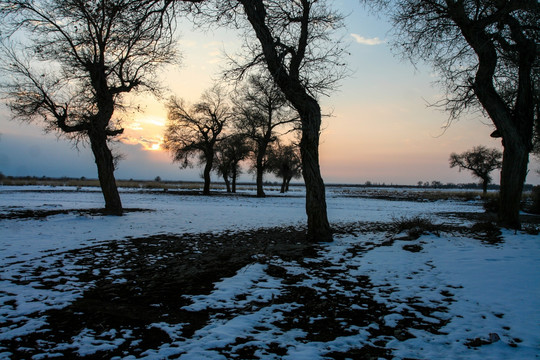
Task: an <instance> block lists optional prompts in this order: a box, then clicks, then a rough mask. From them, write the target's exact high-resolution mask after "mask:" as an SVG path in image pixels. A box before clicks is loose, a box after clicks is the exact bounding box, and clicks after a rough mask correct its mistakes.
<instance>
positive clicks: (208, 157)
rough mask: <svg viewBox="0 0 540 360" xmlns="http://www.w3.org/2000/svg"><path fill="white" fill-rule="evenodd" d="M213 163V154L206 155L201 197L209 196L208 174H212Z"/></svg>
mask: <svg viewBox="0 0 540 360" xmlns="http://www.w3.org/2000/svg"><path fill="white" fill-rule="evenodd" d="M213 163H214V153H213V152H212V153H211V154H207V155H206V164H205V166H204V172H203V178H204V188H203V195H210V173H211V172H212V165H213Z"/></svg>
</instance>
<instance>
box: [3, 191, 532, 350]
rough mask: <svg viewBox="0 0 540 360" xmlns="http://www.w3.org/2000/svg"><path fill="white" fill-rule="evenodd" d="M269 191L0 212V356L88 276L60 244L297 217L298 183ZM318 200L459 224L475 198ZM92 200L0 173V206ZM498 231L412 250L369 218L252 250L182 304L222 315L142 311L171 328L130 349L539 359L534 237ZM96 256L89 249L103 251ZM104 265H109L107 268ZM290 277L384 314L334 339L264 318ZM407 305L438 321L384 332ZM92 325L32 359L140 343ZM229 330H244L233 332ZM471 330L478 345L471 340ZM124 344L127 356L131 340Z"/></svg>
mask: <svg viewBox="0 0 540 360" xmlns="http://www.w3.org/2000/svg"><path fill="white" fill-rule="evenodd" d="M400 191H401V190H400ZM267 194H268V195H274V196H270V197H267V198H264V199H257V198H254V197H247V196H236V197H234V196H211V197H202V196H192V195H181V194H171V193H154V192H150V191H148V192H143V191H139V190H138V189H122V193H121V196H122V200H123V204H124V207H125V208H138V209H148V211H137V212H128V213H127V214H126V215H125V216H122V217H112V216H110V217H108V216H99V215H89V214H82V215H80V214H77V213H67V214H59V215H54V216H49V217H47V218H42V219H33V218H29V219H28V218H23V219H3V220H0V261H1V262H0V264H1V265H0V358H2V359H3V358H6V359H9V358H11V356H12V354H11V352H10V351H9V349H7V348H6V347H4V346H3V345H2V344H3V343H4V342H10V343H13V340H14V339H17V338H18V337H23V336H27V335H28V334H32V333H36V332H37V333H39V332H40V331H45V330H44V329H47V326H48V323H47V317H46V316H45V312H46V311H48V310H51V309H61V308H64V307H66V306H67V305H69V304H70V303H71V302H73V301H74V300H75V299H77V298H79V297H81V296H83V295H84V292H85V291H87V290H88V289H90V288H92V286H93V283H92V282H91V281H89V282H86V283H81V282H80V281H78V280H77V279H78V277H77V276H76V275H77V274H79V273H80V272H81V271H83V270H84V269H82V268H81V266H82V265H77V262H76V258H71V257H70V256H67V255H66V254H68V252H69V251H73V250H84V249H86V248H90V247H92V246H96V245H99V244H107V243H110V242H115V243H118V244H119V246H120V247H121V246H122V241H129V239H130V238H136V237H143V236H150V235H156V234H186V233H187V234H196V233H215V234H220V233H222V232H224V231H242V230H249V229H254V228H261V227H264V228H267V227H275V226H302V225H303V224H304V223H305V212H304V198H303V195H304V193H303V192H302V191H301V190H297V191H294V192H292V193H291V194H290V195H286V196H279V194H278V193H276V192H272V191H269V192H267ZM327 202H328V214H329V220H330V222H331V223H333V224H348V223H353V222H367V223H369V222H380V223H390V222H394V221H396V219H402V218H413V217H416V216H422V217H427V218H429V219H430V220H431V221H432V222H434V223H444V224H449V223H455V224H458V225H466V226H467V225H469V224H472V223H473V221H472V220H471V221H468V222H467V223H465V220H462V218H457V217H452V216H449V215H447V214H454V213H471V214H473V213H479V212H482V211H483V209H482V206H481V204H480V203H479V202H457V201H435V202H410V201H388V200H377V199H370V198H355V197H347V196H344V194H343V191H342V189H340V188H332V187H329V188H328V199H327ZM102 205H103V200H102V196H101V194H100V193H99V192H97V191H96V189H91V188H88V189H87V188H83V189H76V188H48V187H7V186H3V187H2V186H0V213H8V212H10V211H13V210H27V209H30V210H59V209H88V208H99V207H101V206H102ZM396 238H399V235H397V236H396ZM502 238H503V242H501V243H500V244H497V245H487V244H484V243H482V242H481V241H479V240H476V239H473V238H472V237H470V236H465V235H463V234H462V233H458V232H456V233H441V234H424V235H422V236H421V237H420V238H418V239H416V240H413V241H408V242H407V244H408V245H418V248H419V249H420V251H419V252H411V251H405V250H404V248H403V245H404V244H405V242H404V241H402V240H396V241H393V242H392V243H391V244H390V245H388V246H379V245H380V244H381V243H383V242H385V241H387V240H388V234H386V233H385V232H382V231H379V232H377V231H372V232H369V231H368V232H363V233H360V234H356V235H353V234H351V235H337V236H336V239H335V241H334V242H332V243H329V244H324V245H322V246H321V248H320V250H319V251H318V256H316V257H314V258H312V259H305V260H304V261H303V262H302V263H299V262H298V261H286V260H283V259H279V258H273V259H270V260H268V261H266V262H264V263H262V262H261V263H259V262H257V261H255V260H254V262H253V263H252V264H249V265H247V266H246V267H244V268H242V269H241V270H239V271H238V272H237V273H236V275H235V276H233V277H228V278H223V279H222V280H221V281H220V282H218V283H216V284H215V287H214V290H213V291H212V292H211V293H210V294H202V295H191V298H190V299H191V300H192V305H189V306H186V307H185V309H183V310H186V311H207V310H211V312H212V313H219V311H220V309H226V313H227V314H229V316H227V317H225V318H224V317H222V316H215V317H210V319H209V321H208V323H207V324H206V325H205V326H203V327H201V328H199V329H198V330H197V331H195V333H194V334H193V335H192V336H190V337H184V336H183V335H182V328H184V327H185V326H186V324H185V323H167V322H159V323H155V324H152V326H153V327H156V328H159V329H162V330H163V331H165V332H166V333H167V334H169V336H170V338H171V341H170V343H166V344H161V345H159V346H157V347H156V348H148V349H144V351H142V352H138V355H137V356H138V357H144V358H148V359H161V358H166V357H168V356H179V355H181V358H182V359H221V358H226V356H225V355H223V351H221V352H220V351H218V350H216V349H223V348H227V349H229V350H227V351H230V352H231V353H234V351H236V350H235V349H237V348H242V347H244V348H245V347H248V346H252V347H255V348H257V349H258V350H257V351H256V352H255V355H256V356H258V357H260V358H289V359H318V358H326V357H331V355H328V354H332V353H334V352H347V351H352V350H353V349H361V348H362V347H364V346H379V345H380V344H384V346H385V347H386V348H387V349H389V350H388V351H389V352H390V353H391V354H392V355H393V356H394V358H396V359H405V358H408V359H411V358H413V359H443V358H444V359H536V358H540V271H539V270H540V239H539V237H538V236H535V235H528V234H526V233H522V232H517V233H515V232H510V231H503V234H502ZM359 247H361V248H362V251H360V250H358V249H359ZM354 249H356V250H355V251H353V250H354ZM95 255H96V259H99V254H95ZM117 256H122V253H121V252H120V253H119V254H117ZM59 262H61V263H62V266H61V267H60V268H59V267H58V266H57V265H58V263H59ZM55 264H56V265H55ZM317 264H319V265H318V266H317ZM320 264H325V265H324V266H321V265H320ZM328 264H330V265H328ZM53 265H54V266H53ZM104 266H105V265H104ZM268 266H274V267H279V268H283V269H285V271H286V273H288V274H289V275H295V276H298V278H301V279H302V280H300V281H298V282H296V283H294V284H289V283H286V282H284V281H283V279H280V278H278V277H275V276H271V275H269V273H268V271H267V270H268ZM321 268H322V269H323V270H321ZM37 269H39V271H37ZM107 270H108V273H110V274H113V275H114V273H115V271H116V270H115V269H107ZM97 272H98V273H99V271H97ZM120 272H121V271H120V270H118V274H117V275H121V274H120ZM37 273H39V275H35V274H37ZM32 274H34V275H32ZM37 277H39V281H37ZM47 278H50V279H55V281H56V282H58V278H62V279H64V280H63V281H62V282H61V285H56V286H55V287H53V288H43V286H40V284H42V283H43V281H44V279H47ZM329 279H330V280H329ZM360 279H362V280H360ZM118 281H121V278H120V279H119V280H118ZM366 282H368V283H369V284H370V287H369V289H366V284H367V283H366ZM291 287H296V288H298V287H300V288H304V287H305V288H309V289H311V291H313V295H314V296H316V297H317V299H322V300H321V301H325V299H326V300H327V299H329V298H332V297H348V298H350V299H354V301H352V300H351V306H350V309H351V311H358V312H362V311H366V309H367V308H368V305H366V304H365V303H362V301H363V300H362V299H363V296H364V297H365V296H368V295H369V298H370V299H372V300H374V301H376V302H377V303H378V304H379V305H380V306H382V307H384V308H385V309H386V313H385V314H384V317H383V318H382V319H379V320H378V321H376V322H371V323H369V324H365V326H359V325H358V324H351V323H348V322H347V321H343V329H342V330H343V332H344V334H345V335H340V336H338V337H335V338H333V339H332V340H328V341H324V340H309V339H311V337H310V336H307V334H306V332H305V330H302V328H301V327H300V326H299V327H298V328H295V327H294V324H292V326H289V329H288V330H284V329H283V327H278V326H277V325H274V324H276V323H279V322H280V321H282V320H283V319H284V317H287V316H286V314H290V313H294V312H295V311H298V310H299V308H301V307H302V306H303V305H302V304H299V303H295V302H288V303H287V302H281V301H274V299H275V298H276V297H279V295H280V294H283V293H285V292H287V291H290V290H291ZM366 291H367V292H368V294H367V295H366ZM356 301H358V302H356ZM254 304H257V305H256V306H255V305H254ZM261 304H262V305H261ZM247 309H251V310H247ZM224 311H225V310H224ZM40 314H43V316H40ZM231 314H233V315H231ZM404 314H405V315H404ZM406 314H411V319H412V318H413V317H414V318H416V319H420V320H421V322H422V324H424V323H425V324H433V327H434V328H436V330H433V329H428V327H426V329H425V330H422V329H421V327H419V326H416V327H415V326H411V328H410V329H409V330H408V331H407V333H406V334H401V333H398V332H397V330H396V332H395V333H392V332H391V333H390V334H391V335H388V331H387V328H394V327H396V328H397V325H398V324H400V325H399V328H400V329H401V328H402V324H403V323H404V321H405V320H407V319H406V318H407V316H406ZM325 316H328V314H327V313H326V312H321V314H320V316H319V318H313V319H311V320H310V321H312V322H317V321H323V320H324V319H323V318H324V317H325ZM333 320H335V319H333ZM382 328H384V329H382ZM383 330H384V331H383ZM96 331H97V330H96V329H85V330H84V331H81V333H80V334H78V335H77V336H74V337H72V338H71V342H70V343H69V344H68V343H64V344H55V345H54V346H52V345H51V344H46V345H47V346H45V345H44V350H43V351H44V352H43V353H42V354H39V351H38V353H36V354H35V355H34V358H36V359H39V358H47V357H52V356H54V354H56V355H61V354H62V351H63V350H65V349H66V348H69V349H70V350H71V351H73V352H74V353H76V354H78V355H80V356H86V355H92V354H95V353H96V352H98V351H106V350H111V349H114V348H117V347H119V346H121V345H123V344H124V345H125V344H126V343H129V342H131V343H132V344H133V346H134V347H136V346H137V339H136V338H134V337H133V335H132V333H131V332H130V329H120V328H119V329H113V330H107V332H106V333H97V332H96ZM379 333H380V335H377V334H379ZM374 334H375V335H374ZM238 339H246V341H242V342H240V343H238ZM43 341H45V340H43ZM474 342H476V343H480V344H484V345H482V346H467V345H471V343H474ZM44 344H45V342H44ZM268 344H274V345H273V346H274V347H277V348H280V349H284V350H283V351H282V353H280V355H276V352H272V351H270V350H268V346H269V345H268ZM378 344H379V345H378ZM45 349H47V350H46V351H45ZM51 349H52V350H51ZM123 357H124V358H126V359H132V358H135V356H134V355H132V354H130V353H129V351H125V352H124V356H123ZM383 358H384V357H383Z"/></svg>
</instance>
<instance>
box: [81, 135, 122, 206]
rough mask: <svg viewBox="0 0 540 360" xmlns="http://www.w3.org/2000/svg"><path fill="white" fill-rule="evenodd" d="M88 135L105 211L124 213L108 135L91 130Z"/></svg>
mask: <svg viewBox="0 0 540 360" xmlns="http://www.w3.org/2000/svg"><path fill="white" fill-rule="evenodd" d="M88 137H89V139H90V145H91V148H92V152H93V153H94V159H95V162H96V165H97V169H98V178H99V185H100V186H101V191H102V193H103V198H104V199H105V212H106V213H107V214H111V215H122V213H123V209H122V201H121V200H120V194H119V193H118V188H117V187H116V179H115V178H114V161H113V155H112V153H111V150H110V149H109V147H108V146H107V136H106V134H105V133H97V132H96V133H93V132H89V134H88Z"/></svg>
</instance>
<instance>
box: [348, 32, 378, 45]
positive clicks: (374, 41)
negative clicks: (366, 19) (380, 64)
mask: <svg viewBox="0 0 540 360" xmlns="http://www.w3.org/2000/svg"><path fill="white" fill-rule="evenodd" d="M351 36H352V37H353V38H354V40H355V41H356V42H357V43H359V44H362V45H380V44H384V40H381V39H379V38H378V37H374V38H371V39H368V38H366V37H363V36H362V35H358V34H351Z"/></svg>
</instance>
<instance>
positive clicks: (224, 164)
mask: <svg viewBox="0 0 540 360" xmlns="http://www.w3.org/2000/svg"><path fill="white" fill-rule="evenodd" d="M250 152H251V148H250V146H249V145H248V144H247V141H246V137H245V135H243V134H232V135H229V136H226V137H225V138H224V139H223V140H222V141H221V142H220V143H219V144H218V146H217V152H216V161H215V164H214V168H215V170H216V172H217V173H218V174H219V175H221V176H222V177H223V180H224V181H225V185H226V187H227V192H232V193H236V181H237V179H238V176H239V175H240V174H241V173H242V169H241V168H240V162H241V161H242V160H244V159H246V158H247V156H248V155H249V153H250Z"/></svg>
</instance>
